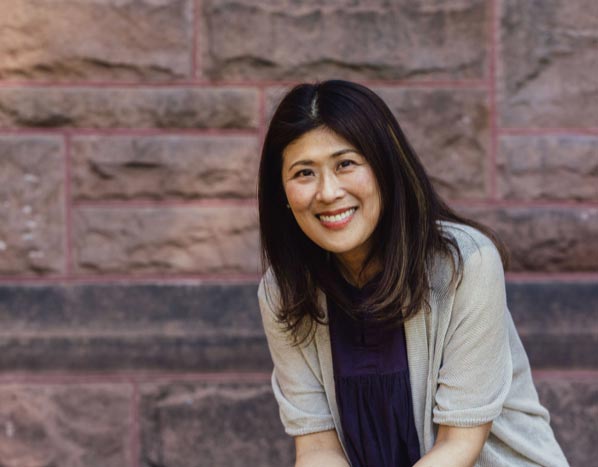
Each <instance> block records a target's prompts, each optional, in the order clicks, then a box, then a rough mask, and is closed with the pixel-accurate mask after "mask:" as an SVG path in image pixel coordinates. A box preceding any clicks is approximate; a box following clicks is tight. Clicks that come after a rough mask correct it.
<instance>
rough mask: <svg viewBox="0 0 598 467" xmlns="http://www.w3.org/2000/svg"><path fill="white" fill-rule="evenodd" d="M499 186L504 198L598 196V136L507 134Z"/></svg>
mask: <svg viewBox="0 0 598 467" xmlns="http://www.w3.org/2000/svg"><path fill="white" fill-rule="evenodd" d="M500 143H501V144H500V152H499V154H498V161H497V162H498V174H499V177H498V182H499V183H498V189H499V193H500V196H501V197H503V198H507V199H559V200H571V199H577V200H598V158H597V157H596V154H598V138H597V137H592V136H575V137H573V136H506V137H503V138H501V142H500Z"/></svg>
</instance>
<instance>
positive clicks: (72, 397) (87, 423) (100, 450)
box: [0, 384, 131, 467]
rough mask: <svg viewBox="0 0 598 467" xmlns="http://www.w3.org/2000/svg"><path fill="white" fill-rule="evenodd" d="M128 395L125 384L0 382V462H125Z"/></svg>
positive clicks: (76, 465)
mask: <svg viewBox="0 0 598 467" xmlns="http://www.w3.org/2000/svg"><path fill="white" fill-rule="evenodd" d="M130 399H131V390H130V388H129V387H127V386H125V385H108V384H94V385H82V384H74V385H52V384H47V385H35V386H33V385H16V384H3V385H0V424H1V426H2V428H3V429H2V431H3V433H2V435H1V436H0V462H1V463H2V465H3V466H6V467H24V466H27V467H49V466H56V465H64V466H69V467H112V466H116V465H122V466H124V465H128V463H129V461H130V460H129V457H130V456H129V454H128V446H129V430H130V427H131V419H130V415H128V414H130V413H131V410H130Z"/></svg>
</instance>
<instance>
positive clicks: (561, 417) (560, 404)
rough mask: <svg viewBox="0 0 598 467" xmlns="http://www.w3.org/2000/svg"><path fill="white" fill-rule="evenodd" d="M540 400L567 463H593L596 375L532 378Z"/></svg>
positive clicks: (578, 466) (596, 453)
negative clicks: (591, 377)
mask: <svg viewBox="0 0 598 467" xmlns="http://www.w3.org/2000/svg"><path fill="white" fill-rule="evenodd" d="M535 379H536V386H537V388H538V394H539V396H540V401H541V402H542V403H543V404H544V405H545V406H546V408H548V410H549V411H550V415H551V420H550V424H551V426H552V428H553V430H554V432H555V436H556V438H557V440H558V441H559V443H560V445H561V447H562V448H563V451H564V452H565V455H566V456H567V460H568V461H569V463H570V464H571V467H582V466H585V465H591V464H593V463H594V461H595V459H596V456H598V444H597V443H596V428H595V427H596V420H597V419H598V378H594V379H585V380H583V379H582V380H580V379H569V378H568V376H567V373H564V374H563V375H562V378H540V379H538V378H535Z"/></svg>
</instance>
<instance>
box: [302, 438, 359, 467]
mask: <svg viewBox="0 0 598 467" xmlns="http://www.w3.org/2000/svg"><path fill="white" fill-rule="evenodd" d="M295 451H296V453H297V459H296V462H295V467H322V466H326V467H349V463H348V462H347V459H346V458H345V453H344V452H343V448H342V447H341V443H340V441H339V440H338V435H337V433H336V430H327V431H320V432H318V433H311V434H309V435H303V436H296V437H295Z"/></svg>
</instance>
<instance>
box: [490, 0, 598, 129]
mask: <svg viewBox="0 0 598 467" xmlns="http://www.w3.org/2000/svg"><path fill="white" fill-rule="evenodd" d="M502 4H503V12H502V23H501V39H502V44H501V49H502V69H501V72H500V79H499V84H500V88H501V89H500V90H501V94H502V103H501V105H500V113H501V121H502V124H503V125H504V126H508V127H517V126H529V127H588V126H590V127H596V126H598V106H596V97H595V96H596V94H597V93H598V80H596V76H597V75H598V60H596V48H597V46H598V9H596V2H595V1H594V0H577V1H575V2H570V1H567V0H547V1H543V2H521V1H517V0H506V1H504V2H502Z"/></svg>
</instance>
